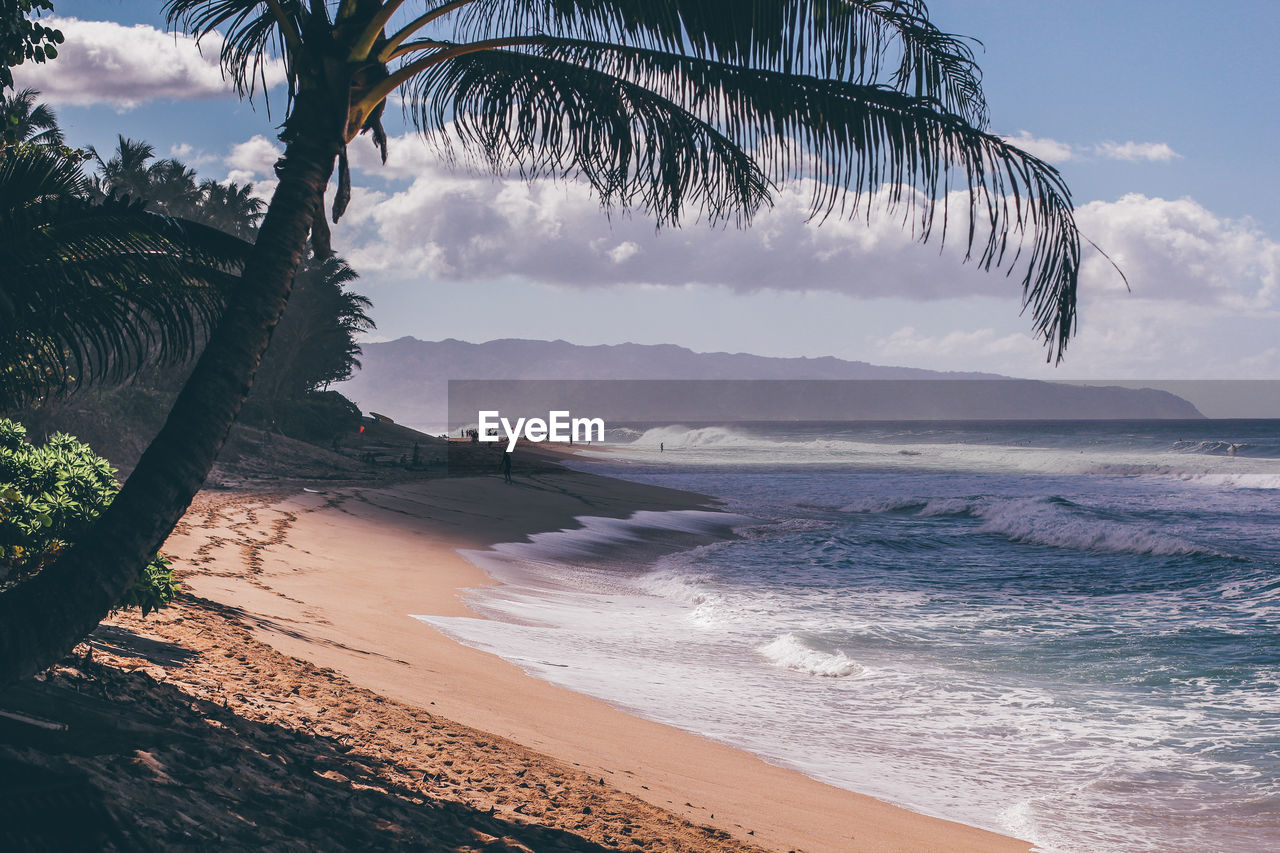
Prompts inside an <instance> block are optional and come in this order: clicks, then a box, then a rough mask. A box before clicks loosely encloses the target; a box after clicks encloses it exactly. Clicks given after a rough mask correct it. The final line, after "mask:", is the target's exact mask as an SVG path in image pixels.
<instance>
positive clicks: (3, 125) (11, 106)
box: [0, 89, 62, 147]
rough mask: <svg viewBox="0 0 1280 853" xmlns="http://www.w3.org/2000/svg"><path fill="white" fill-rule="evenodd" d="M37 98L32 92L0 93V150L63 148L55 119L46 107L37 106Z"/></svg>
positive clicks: (24, 90)
mask: <svg viewBox="0 0 1280 853" xmlns="http://www.w3.org/2000/svg"><path fill="white" fill-rule="evenodd" d="M38 97H40V93H39V92H37V91H36V90H35V89H23V90H22V91H21V92H15V93H14V94H11V95H6V94H4V93H3V92H0V146H5V147H9V146H14V145H22V144H23V143H27V144H31V145H53V146H57V145H62V130H61V129H60V128H59V127H58V117H57V116H56V115H54V113H53V110H52V109H51V108H50V107H49V105H48V104H37V103H36V98H38Z"/></svg>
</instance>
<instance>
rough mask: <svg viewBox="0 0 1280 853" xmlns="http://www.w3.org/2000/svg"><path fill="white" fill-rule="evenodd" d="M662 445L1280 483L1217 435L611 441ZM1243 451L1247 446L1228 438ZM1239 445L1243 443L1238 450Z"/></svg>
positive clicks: (624, 453)
mask: <svg viewBox="0 0 1280 853" xmlns="http://www.w3.org/2000/svg"><path fill="white" fill-rule="evenodd" d="M659 446H662V447H663V448H664V449H665V450H667V451H671V452H674V453H677V454H678V455H677V456H676V457H672V458H673V460H678V461H680V462H686V463H693V464H710V465H714V464H717V463H726V462H731V463H734V464H815V463H830V462H832V461H836V462H839V463H841V464H858V465H867V466H876V467H889V468H895V469H907V470H921V469H924V470H938V469H941V470H963V471H1003V472H1026V473H1041V474H1066V475H1086V476H1100V477H1157V478H1162V479H1173V480H1182V481H1188V482H1196V483H1200V484H1203V485H1205V486H1210V487H1217V488H1227V489H1280V459H1276V458H1272V457H1267V456H1261V457H1258V456H1247V455H1234V454H1232V453H1231V452H1230V448H1231V447H1232V446H1233V445H1231V444H1229V443H1227V442H1222V441H1202V442H1190V441H1188V442H1175V443H1174V444H1173V445H1172V446H1168V445H1166V446H1164V447H1151V448H1147V449H1099V448H1094V447H1082V446H1076V445H1072V446H1068V447H1035V446H1027V445H1024V444H998V443H997V444H966V443H958V442H949V443H928V442H919V443H911V444H906V445H904V444H901V443H897V442H893V441H887V440H881V441H869V440H859V439H856V438H853V437H847V436H839V435H838V434H837V435H833V436H832V437H823V438H812V437H807V436H805V437H797V438H786V437H783V436H780V435H767V434H760V433H758V432H751V431H748V430H745V429H741V428H735V427H727V426H703V427H686V426H680V425H673V426H664V427H653V428H650V429H648V430H646V431H645V432H644V433H643V434H640V435H639V436H638V437H637V438H636V439H635V440H634V441H630V442H624V443H621V444H617V445H614V446H613V447H612V449H611V454H612V456H613V458H615V459H616V458H622V459H625V458H628V455H629V454H634V458H638V459H644V460H645V461H651V460H652V459H653V451H655V450H657V449H658V448H659ZM1234 446H1235V447H1236V448H1237V451H1238V453H1240V454H1245V453H1246V452H1247V451H1248V450H1249V448H1250V446H1249V445H1234ZM1241 448H1243V450H1242V449H1241Z"/></svg>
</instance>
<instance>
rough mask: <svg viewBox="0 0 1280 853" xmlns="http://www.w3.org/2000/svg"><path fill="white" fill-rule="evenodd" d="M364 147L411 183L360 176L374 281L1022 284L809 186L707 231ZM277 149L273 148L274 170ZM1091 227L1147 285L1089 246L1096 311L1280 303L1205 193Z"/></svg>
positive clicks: (1276, 256)
mask: <svg viewBox="0 0 1280 853" xmlns="http://www.w3.org/2000/svg"><path fill="white" fill-rule="evenodd" d="M258 143H259V144H260V145H261V144H264V143H265V140H261V139H259V140H258ZM363 147H365V146H358V147H357V148H356V149H353V165H354V166H355V167H356V168H357V169H360V170H362V171H363V174H362V177H363V178H365V180H364V183H366V184H368V183H372V181H370V180H368V178H371V177H372V176H374V175H378V174H384V175H386V176H387V177H389V178H393V179H406V178H411V181H410V183H408V185H407V186H404V185H402V184H401V185H398V186H397V185H395V184H393V185H392V188H389V189H387V190H385V191H378V192H375V191H371V190H361V189H360V184H361V181H360V180H357V181H356V184H357V190H356V194H355V196H354V198H353V201H352V204H351V207H350V209H349V211H348V214H347V218H346V219H344V221H343V223H342V224H341V226H340V227H339V229H338V230H337V232H336V233H335V239H336V240H337V241H338V243H339V245H343V246H344V249H343V251H344V252H345V253H346V254H347V256H348V257H349V259H350V260H351V261H352V263H353V264H354V265H355V266H356V268H357V269H360V270H361V271H362V272H365V273H366V275H369V274H372V273H375V272H377V273H380V274H381V275H380V277H385V278H393V279H414V278H421V277H429V278H435V279H441V280H453V281H483V280H493V279H499V278H504V277H511V276H516V277H520V278H524V279H526V280H529V281H533V282H539V283H544V284H555V285H568V286H577V287H608V286H614V285H641V284H644V285H660V286H683V285H690V284H708V285H722V286H726V287H728V288H731V289H732V290H735V291H738V292H752V291H759V290H779V291H829V292H836V293H844V294H848V295H851V296H856V297H899V298H907V299H913V300H937V299H944V298H953V297H968V296H975V295H977V296H997V297H1006V298H1007V297H1014V298H1016V296H1017V295H1018V293H1019V289H1018V284H1017V280H1016V277H1015V278H1007V277H1005V276H1004V275H1002V274H1000V273H999V272H994V271H993V272H992V273H983V272H982V271H980V270H977V269H976V268H975V266H974V265H973V264H968V265H965V264H961V263H960V258H959V255H960V254H961V252H962V249H963V245H964V234H963V233H962V232H960V231H955V232H953V233H952V234H950V235H949V243H948V247H947V248H946V249H945V250H942V251H940V250H939V249H938V247H937V244H936V242H931V243H930V244H928V245H924V246H921V245H920V244H919V243H916V242H914V241H913V240H912V239H911V237H910V235H909V234H907V233H904V231H903V228H902V221H901V217H900V216H899V217H888V216H880V217H873V219H872V222H871V225H870V226H868V224H867V223H866V221H865V219H857V220H853V221H843V220H837V219H834V218H832V219H828V220H827V221H826V222H825V223H823V224H821V225H817V224H813V223H807V222H806V217H807V213H808V193H807V190H806V188H805V187H803V186H798V187H793V188H792V189H790V190H787V191H783V192H780V193H778V195H777V198H776V204H775V206H774V207H773V208H771V209H768V210H766V211H763V212H761V214H760V215H759V216H758V218H757V220H756V222H755V223H754V225H753V226H752V227H751V228H750V229H749V230H743V231H740V230H737V229H733V228H728V229H709V228H707V227H706V226H705V224H698V223H691V224H688V225H686V226H685V227H684V228H681V229H674V230H664V231H662V232H658V231H656V230H655V229H654V227H653V225H652V223H651V222H650V221H649V220H648V219H646V218H645V217H643V216H640V215H637V216H635V217H627V216H617V215H615V216H613V217H608V216H606V215H605V214H604V213H603V212H602V211H601V208H600V204H599V202H598V201H597V200H596V199H595V198H594V197H593V196H591V194H590V193H589V192H588V190H587V189H586V188H585V187H583V186H581V185H578V184H573V183H553V182H550V181H537V182H534V183H532V184H526V183H523V182H520V181H514V180H501V179H496V178H492V177H488V176H474V175H468V174H464V173H455V172H450V171H448V170H446V169H443V168H442V167H441V166H440V165H439V163H438V162H437V160H436V159H435V158H434V156H433V155H432V154H431V153H430V152H429V150H428V149H427V147H426V146H425V145H424V144H423V143H421V142H420V141H415V140H413V139H412V138H408V139H406V138H403V137H402V138H398V139H394V140H392V146H391V158H390V161H389V163H388V165H387V166H386V167H382V166H381V165H380V164H379V163H378V160H377V157H376V155H375V154H373V153H372V149H371V148H370V151H368V152H364V153H361V152H360V151H359V148H363ZM274 150H275V149H274V148H273V149H271V151H272V152H274ZM271 156H272V155H267V154H266V153H265V149H264V155H263V156H262V157H261V158H260V159H261V163H262V164H263V165H266V164H267V163H268V162H270V161H271ZM364 170H367V171H364ZM961 198H963V197H962V196H961ZM955 218H956V217H953V219H955ZM1078 220H1079V223H1080V226H1081V228H1082V230H1083V231H1084V233H1085V234H1086V235H1087V236H1088V237H1089V238H1091V239H1092V240H1093V241H1095V242H1096V243H1097V244H1098V245H1099V246H1101V247H1102V248H1103V249H1104V250H1106V251H1107V252H1108V253H1109V254H1110V255H1111V257H1112V258H1114V259H1115V260H1116V262H1117V263H1118V264H1119V265H1120V266H1121V268H1122V269H1124V271H1125V273H1126V274H1127V276H1128V278H1129V282H1130V284H1131V286H1132V293H1131V294H1130V293H1128V292H1126V290H1125V285H1124V282H1123V281H1122V280H1121V278H1120V277H1119V276H1118V275H1117V274H1116V273H1115V271H1114V270H1113V269H1111V267H1110V265H1109V264H1108V263H1107V262H1106V260H1105V259H1104V258H1103V257H1102V256H1101V255H1099V254H1098V253H1097V252H1094V251H1093V250H1092V249H1091V248H1089V247H1087V246H1086V248H1085V250H1084V251H1085V255H1084V268H1083V273H1082V277H1081V298H1082V301H1083V302H1084V303H1086V304H1087V303H1088V301H1089V300H1090V299H1093V298H1095V297H1097V298H1101V297H1102V296H1105V295H1108V294H1109V295H1123V297H1124V298H1126V299H1129V300H1140V299H1158V300H1163V301H1168V300H1176V301H1180V302H1184V303H1189V304H1195V305H1200V306H1209V305H1213V306H1217V307H1220V308H1222V309H1224V310H1227V311H1244V310H1249V311H1258V310H1264V309H1267V310H1273V309H1276V308H1280V304H1277V302H1278V301H1280V243H1277V241H1276V240H1274V239H1272V238H1270V237H1269V236H1267V235H1265V234H1263V233H1262V232H1260V231H1259V230H1258V229H1257V228H1256V227H1255V226H1253V225H1252V224H1251V223H1249V222H1248V221H1239V220H1231V219H1226V218H1223V217H1220V216H1217V215H1215V214H1214V213H1213V212H1212V211H1210V210H1208V209H1206V208H1204V207H1203V206H1202V205H1200V204H1198V203H1196V202H1195V201H1193V200H1191V199H1180V200H1167V199H1160V198H1148V197H1145V196H1141V195H1128V196H1125V197H1123V198H1121V199H1119V200H1117V201H1113V202H1093V203H1090V204H1087V205H1084V206H1082V207H1080V208H1079V210H1078Z"/></svg>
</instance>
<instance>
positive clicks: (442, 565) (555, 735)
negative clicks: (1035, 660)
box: [166, 470, 1030, 853]
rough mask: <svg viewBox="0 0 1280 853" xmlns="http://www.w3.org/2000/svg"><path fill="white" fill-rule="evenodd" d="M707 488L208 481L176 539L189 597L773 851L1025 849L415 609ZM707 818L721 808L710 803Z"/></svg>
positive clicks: (429, 610)
mask: <svg viewBox="0 0 1280 853" xmlns="http://www.w3.org/2000/svg"><path fill="white" fill-rule="evenodd" d="M708 500H709V499H707V498H705V497H703V496H699V495H692V494H689V493H684V492H675V491H672V490H669V489H664V488H660V487H654V486H645V485H641V484H635V483H629V482H626V481H621V480H615V479H612V478H605V477H601V476H598V475H594V474H587V473H581V472H573V471H565V470H559V471H549V472H538V473H534V474H530V475H526V476H519V477H518V478H517V484H516V485H515V486H511V487H508V486H505V485H504V484H503V483H502V482H501V481H500V479H499V478H497V477H472V478H459V479H450V480H431V481H421V482H416V483H406V484H399V485H392V486H389V487H372V488H349V487H344V488H337V489H328V488H325V487H324V486H320V487H319V488H318V489H317V490H315V491H310V490H309V491H306V492H300V493H297V494H293V495H292V496H283V495H281V494H279V493H277V494H275V495H269V496H262V497H258V498H254V497H252V496H249V495H245V494H244V493H231V494H225V493H224V494H221V495H220V494H219V493H206V495H202V497H201V499H200V500H199V501H198V503H197V505H196V506H194V507H193V509H192V512H191V513H189V515H188V518H187V519H185V520H184V522H183V524H182V525H181V526H180V527H179V529H178V530H177V531H176V532H175V535H174V537H172V538H171V540H170V542H169V543H168V544H167V545H166V551H167V552H170V553H173V554H174V555H175V556H177V557H179V558H180V565H182V566H183V567H184V571H183V580H184V584H185V585H186V588H187V589H188V590H189V591H190V592H191V593H193V594H195V595H197V596H200V597H202V598H205V599H209V600H211V601H215V602H218V603H220V604H224V605H231V606H234V607H237V608H239V609H240V610H241V611H242V613H243V614H244V617H245V618H246V620H247V623H248V624H249V625H251V627H252V631H253V635H254V637H255V638H256V639H258V640H260V641H262V642H264V643H266V644H267V645H270V646H272V647H273V648H275V649H277V650H279V651H280V652H282V653H284V654H286V655H290V656H293V657H296V658H301V659H303V660H306V661H308V662H310V663H311V664H314V665H316V666H319V667H327V668H332V669H333V670H336V671H337V672H339V673H341V674H342V675H343V676H345V677H347V678H349V679H350V680H351V682H352V683H354V684H356V685H358V686H360V687H363V688H367V689H369V690H372V691H374V692H375V693H377V694H379V695H382V696H386V697H388V698H390V699H393V700H398V701H401V702H404V703H406V704H408V705H410V706H414V707H419V708H423V709H429V710H430V712H431V713H436V714H440V715H441V716H443V717H445V718H447V719H450V720H453V721H456V722H458V723H461V724H464V725H467V726H470V727H473V728H476V729H479V730H482V731H485V732H489V733H492V734H494V735H498V736H500V737H503V738H509V739H510V740H512V741H515V742H516V743H519V744H522V745H523V746H525V747H528V748H531V749H534V750H537V751H539V752H541V753H544V754H546V755H548V756H551V757H552V758H554V759H559V760H561V761H564V762H567V763H569V764H572V765H576V766H578V767H579V768H581V769H582V770H584V771H585V772H586V773H587V774H588V775H589V776H592V777H594V778H599V779H601V780H604V781H606V782H607V783H608V784H610V785H612V786H615V787H617V788H618V789H619V790H621V791H623V792H625V793H628V794H632V795H634V796H636V797H638V798H640V799H642V800H645V801H647V802H648V803H650V804H652V805H654V806H657V807H659V808H662V809H666V810H669V811H672V812H674V813H675V814H677V815H679V816H680V817H683V818H685V819H687V820H690V821H692V822H693V823H695V824H701V825H706V826H711V827H714V828H715V829H716V830H719V831H723V832H726V833H729V834H731V835H733V836H734V837H736V838H738V839H740V840H741V841H743V842H747V843H751V844H757V845H761V844H762V845H764V846H765V847H766V848H767V849H775V850H796V849H803V850H809V851H818V850H830V851H841V853H852V851H860V850H868V851H869V850H902V851H914V850H924V849H931V850H955V851H965V850H972V851H975V853H977V851H1000V850H1008V851H1015V850H1020V851H1027V850H1029V849H1030V844H1028V843H1026V842H1021V841H1018V840H1016V839H1012V838H1008V837H1006V836H1002V835H997V834H994V833H991V832H987V831H985V830H981V829H977V828H974V827H969V826H966V825H963V824H958V823H953V822H950V821H946V820H942V819H938V818H932V817H926V816H924V815H920V814H917V813H915V812H911V811H908V810H906V809H904V808H900V807H897V806H893V805H889V804H888V803H885V802H883V801H880V800H877V799H874V798H872V797H869V796H866V795H861V794H855V793H852V792H849V791H845V790H843V789H840V788H835V787H833V786H830V785H827V784H824V783H821V782H817V781H815V780H813V779H811V778H810V777H808V776H805V775H803V774H802V773H800V772H799V771H796V770H792V769H787V768H783V767H779V766H776V765H773V764H768V763H766V762H764V761H763V760H762V759H759V758H757V757H755V756H754V755H752V754H750V753H747V752H745V751H742V750H740V749H737V748H733V747H729V746H725V745H723V744H719V743H716V742H713V741H710V740H706V739H704V738H702V737H700V736H697V735H694V734H691V733H689V732H686V731H683V730H680V729H676V728H673V727H670V726H666V725H663V724H659V723H655V722H651V721H649V720H646V719H644V718H642V717H638V716H634V715H632V714H629V713H627V712H624V711H622V710H619V709H617V708H615V707H613V706H611V705H609V704H607V703H605V702H603V701H600V700H597V699H594V698H591V697H589V696H586V695H584V694H579V693H575V692H572V691H570V690H567V689H565V688H560V687H557V686H555V685H552V684H551V683H550V682H546V681H542V680H540V679H537V678H535V677H534V676H530V675H527V674H526V673H525V672H524V671H523V670H521V669H520V668H519V667H518V666H516V665H514V664H511V663H508V662H506V661H504V660H502V659H500V658H498V657H496V656H494V655H491V654H489V653H487V652H482V651H478V650H476V649H472V648H470V647H467V646H464V645H462V644H460V643H457V642H456V641H454V640H452V639H450V638H449V637H447V636H446V635H444V634H443V633H441V632H439V631H438V630H436V629H435V628H433V627H431V626H430V625H428V624H426V623H424V622H422V621H421V620H418V619H414V618H412V616H411V615H410V614H413V615H430V616H474V615H476V614H474V613H473V612H472V611H471V610H470V609H469V608H468V607H467V606H466V604H465V602H464V601H463V600H462V596H463V591H464V590H466V589H469V588H476V587H482V586H489V585H492V584H493V583H494V581H493V580H492V579H490V578H489V577H488V576H487V575H486V574H485V573H484V572H483V571H482V570H481V569H480V568H478V567H476V566H474V565H472V564H471V563H470V562H468V561H467V560H465V559H464V558H463V557H462V556H460V555H459V554H457V553H456V551H457V550H459V549H475V550H483V549H484V548H486V547H488V546H492V545H495V544H498V543H502V542H518V541H523V540H524V539H525V538H526V537H527V536H528V535H530V534H532V533H537V532H544V531H551V530H560V529H563V528H571V527H573V526H574V521H573V519H574V518H575V517H577V516H587V515H590V516H604V517H615V518H625V517H629V516H630V515H631V514H632V513H634V512H635V511H638V510H645V509H648V510H679V509H704V510H705V509H708V508H709V507H708ZM712 815H714V817H712Z"/></svg>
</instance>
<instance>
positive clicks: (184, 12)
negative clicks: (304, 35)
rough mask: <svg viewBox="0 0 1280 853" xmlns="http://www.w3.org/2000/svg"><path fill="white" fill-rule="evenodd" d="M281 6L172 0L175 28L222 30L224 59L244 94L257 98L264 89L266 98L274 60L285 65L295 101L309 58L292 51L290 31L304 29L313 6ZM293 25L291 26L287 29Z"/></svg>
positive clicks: (283, 2) (199, 35) (284, 1)
mask: <svg viewBox="0 0 1280 853" xmlns="http://www.w3.org/2000/svg"><path fill="white" fill-rule="evenodd" d="M275 6H276V7H277V8H278V9H279V10H280V13H281V15H283V17H284V20H283V21H281V19H280V18H278V17H277V16H276V14H275V12H274V11H273V10H272V8H271V4H268V3H264V2H259V0H166V2H165V4H164V11H165V15H166V18H167V20H168V23H169V26H170V27H173V28H177V29H181V30H183V31H184V32H187V33H189V34H191V35H193V36H195V37H196V39H197V41H199V40H203V39H204V38H205V37H207V36H210V35H214V34H216V35H217V36H219V37H220V39H221V47H220V48H219V60H220V62H221V64H222V70H223V73H225V74H226V75H227V76H228V77H230V78H231V81H232V83H233V84H234V85H235V87H236V92H237V94H239V95H240V96H241V97H250V98H251V97H253V96H254V94H255V93H256V92H257V91H258V89H259V87H260V88H261V89H262V92H263V94H264V96H265V94H266V91H267V69H268V67H269V65H270V62H271V61H272V60H273V59H279V60H281V61H282V62H283V63H284V70H285V78H286V81H287V83H288V96H289V100H290V102H292V100H293V98H294V97H295V96H296V95H297V92H298V88H297V81H298V69H297V68H296V67H295V63H296V62H297V61H299V60H301V59H303V57H300V56H298V55H297V51H296V50H290V49H288V47H289V45H288V42H289V38H290V36H287V35H286V32H288V33H289V34H290V35H292V34H296V33H298V32H300V31H301V30H302V28H303V26H304V22H305V20H306V18H307V10H306V9H305V8H304V7H303V6H302V4H301V3H300V2H299V0H278V2H277V3H275ZM286 28H287V29H286Z"/></svg>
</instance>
